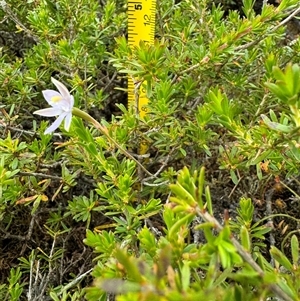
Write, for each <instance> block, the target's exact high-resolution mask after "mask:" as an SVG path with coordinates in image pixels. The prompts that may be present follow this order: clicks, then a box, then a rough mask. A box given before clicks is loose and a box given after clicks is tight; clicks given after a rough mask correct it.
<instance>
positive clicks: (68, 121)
mask: <svg viewBox="0 0 300 301" xmlns="http://www.w3.org/2000/svg"><path fill="white" fill-rule="evenodd" d="M71 121H72V113H69V114H68V115H67V116H66V118H65V130H66V131H67V132H69V130H70V126H71Z"/></svg>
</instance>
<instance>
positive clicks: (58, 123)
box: [44, 113, 66, 135]
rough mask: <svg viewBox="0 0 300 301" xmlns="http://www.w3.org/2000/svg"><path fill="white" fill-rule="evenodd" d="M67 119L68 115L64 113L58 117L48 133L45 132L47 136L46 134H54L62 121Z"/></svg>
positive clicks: (47, 130) (48, 129)
mask: <svg viewBox="0 0 300 301" xmlns="http://www.w3.org/2000/svg"><path fill="white" fill-rule="evenodd" d="M65 117H66V113H62V114H60V115H59V116H58V118H57V119H56V120H55V121H54V122H53V123H52V124H51V126H49V127H48V128H47V129H46V131H45V133H44V134H45V135H46V134H50V133H52V132H54V131H55V130H56V129H57V128H58V127H59V126H60V124H61V123H62V121H63V120H64V118H65Z"/></svg>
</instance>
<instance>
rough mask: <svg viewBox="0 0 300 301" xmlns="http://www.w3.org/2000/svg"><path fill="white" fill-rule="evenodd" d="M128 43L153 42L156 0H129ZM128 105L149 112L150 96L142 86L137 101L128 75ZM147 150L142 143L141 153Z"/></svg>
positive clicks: (137, 44) (140, 111) (131, 44)
mask: <svg viewBox="0 0 300 301" xmlns="http://www.w3.org/2000/svg"><path fill="white" fill-rule="evenodd" d="M127 7H128V8H127V11H128V44H129V46H130V47H131V48H134V47H135V46H139V43H140V41H144V42H146V43H150V44H153V43H154V33H155V10H156V0H141V1H130V0H128V6H127ZM128 105H129V106H130V105H133V106H137V110H138V113H139V115H140V117H144V116H145V115H146V113H147V105H148V98H147V96H146V92H145V91H144V90H143V88H142V87H141V89H140V91H139V97H138V101H137V103H136V96H135V85H134V82H133V81H132V78H131V77H130V76H129V77H128ZM146 152H147V146H146V145H144V144H142V145H141V148H140V153H141V154H144V153H146Z"/></svg>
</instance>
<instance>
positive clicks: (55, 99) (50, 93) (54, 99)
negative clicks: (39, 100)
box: [42, 90, 63, 107]
mask: <svg viewBox="0 0 300 301" xmlns="http://www.w3.org/2000/svg"><path fill="white" fill-rule="evenodd" d="M42 93H43V96H44V98H45V99H46V101H47V102H48V104H49V105H50V106H51V107H57V106H60V101H61V100H62V99H63V96H62V95H61V94H60V93H58V92H57V91H54V90H44V91H42Z"/></svg>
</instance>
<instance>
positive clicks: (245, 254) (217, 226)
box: [196, 208, 293, 301]
mask: <svg viewBox="0 0 300 301" xmlns="http://www.w3.org/2000/svg"><path fill="white" fill-rule="evenodd" d="M196 213H197V215H198V216H200V217H201V218H202V219H203V220H205V221H206V222H209V223H212V224H213V225H214V226H215V229H216V230H218V232H221V231H222V230H223V227H222V226H221V224H220V223H219V222H218V221H217V220H216V219H215V218H214V217H213V216H212V215H210V214H209V213H208V212H206V211H202V210H200V208H196ZM230 240H231V242H232V244H233V245H234V246H235V248H236V250H237V252H238V254H239V255H240V256H241V257H242V258H243V260H244V261H246V262H247V263H248V264H249V265H250V266H251V267H252V268H253V269H254V270H255V271H256V272H257V273H258V275H259V276H260V277H261V278H263V277H264V275H265V273H264V271H263V270H262V269H261V267H260V266H259V265H258V264H257V263H256V262H255V261H254V259H253V258H252V256H251V255H250V254H249V252H247V251H246V250H245V249H244V248H243V246H242V245H241V244H240V243H239V242H238V241H237V240H236V239H235V238H234V237H231V238H230ZM269 288H270V290H271V291H272V292H273V293H274V294H275V295H276V296H278V297H280V298H281V299H282V300H284V301H293V299H292V298H290V297H289V296H288V295H287V294H286V293H285V292H284V291H283V290H282V289H281V288H280V287H279V286H278V285H277V284H269Z"/></svg>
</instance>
